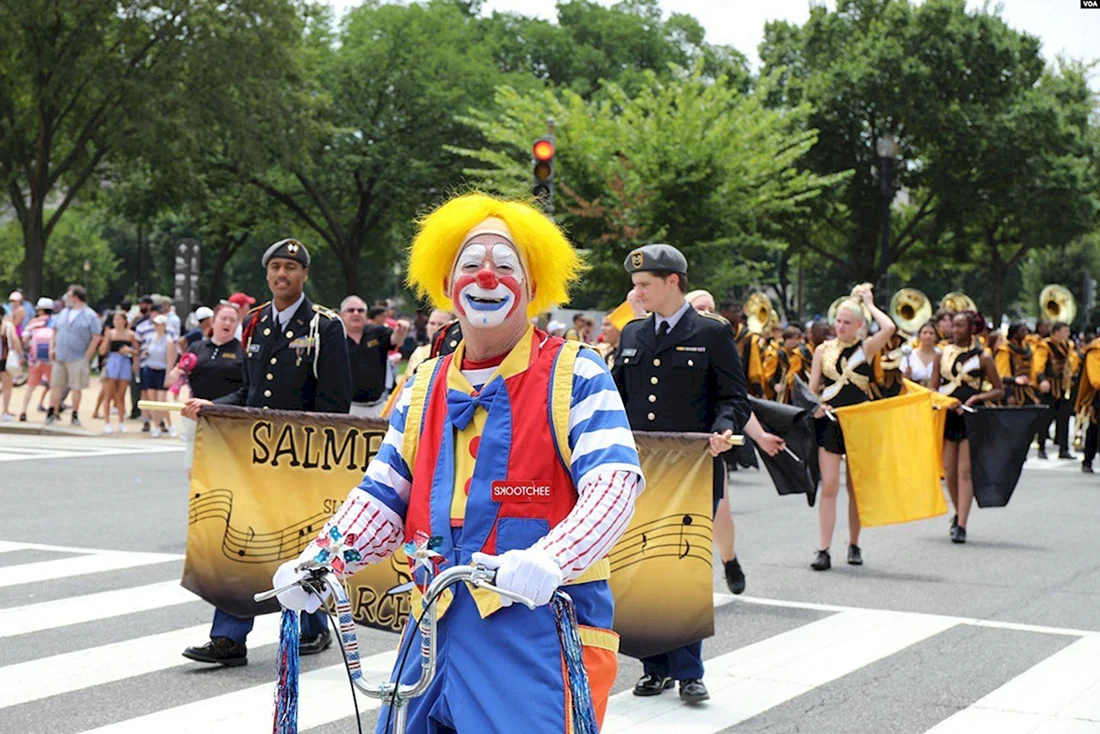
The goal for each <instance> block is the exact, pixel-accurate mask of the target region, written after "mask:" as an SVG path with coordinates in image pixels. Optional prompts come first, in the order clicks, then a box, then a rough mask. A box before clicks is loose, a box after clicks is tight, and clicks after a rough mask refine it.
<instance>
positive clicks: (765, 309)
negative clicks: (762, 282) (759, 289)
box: [743, 293, 775, 334]
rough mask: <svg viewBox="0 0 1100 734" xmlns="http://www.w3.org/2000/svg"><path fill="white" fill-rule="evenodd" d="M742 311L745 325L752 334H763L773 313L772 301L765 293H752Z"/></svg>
mask: <svg viewBox="0 0 1100 734" xmlns="http://www.w3.org/2000/svg"><path fill="white" fill-rule="evenodd" d="M743 310H744V312H745V316H746V320H747V324H746V325H747V326H748V329H749V331H751V332H752V333H753V334H763V333H764V332H765V331H766V330H767V329H768V322H769V321H771V316H772V313H774V312H775V309H774V308H772V299H770V298H768V296H767V294H766V293H753V294H752V295H751V296H749V300H747V301H745V307H744V309H743Z"/></svg>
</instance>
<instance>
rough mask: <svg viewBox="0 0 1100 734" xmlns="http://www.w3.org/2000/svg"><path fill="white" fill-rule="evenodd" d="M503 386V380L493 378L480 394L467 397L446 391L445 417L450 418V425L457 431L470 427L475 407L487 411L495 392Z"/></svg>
mask: <svg viewBox="0 0 1100 734" xmlns="http://www.w3.org/2000/svg"><path fill="white" fill-rule="evenodd" d="M503 384H504V380H502V379H499V378H494V379H493V380H492V382H490V383H489V384H488V385H486V386H485V387H483V388H482V389H481V392H480V393H478V394H477V395H467V394H466V393H464V392H462V391H461V390H448V391H447V415H448V416H450V418H451V423H452V424H454V427H455V428H457V429H458V430H460V431H461V430H463V429H464V428H466V426H468V425H470V421H472V420H473V419H474V411H475V410H477V406H479V405H480V406H481V407H483V408H485V410H489V407H490V406H491V405H492V404H493V398H494V397H495V396H496V394H497V390H499V389H500V387H501V386H502V385H503Z"/></svg>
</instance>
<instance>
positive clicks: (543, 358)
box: [405, 330, 577, 563]
mask: <svg viewBox="0 0 1100 734" xmlns="http://www.w3.org/2000/svg"><path fill="white" fill-rule="evenodd" d="M529 338H530V339H531V344H530V352H531V353H530V359H529V360H528V363H527V369H525V370H523V371H520V372H518V373H516V374H512V375H510V376H506V377H505V378H504V388H505V389H504V390H498V395H497V397H496V398H495V402H494V403H493V406H492V410H491V411H490V413H489V417H488V419H487V422H486V425H485V429H484V431H483V432H482V438H481V442H480V448H479V449H478V456H477V458H476V464H475V469H474V476H473V479H472V481H471V483H470V494H469V496H468V497H467V501H466V512H465V518H464V526H463V528H462V548H461V549H460V550H458V551H457V552H454V550H453V548H452V542H451V536H450V533H451V527H450V522H449V521H448V522H446V523H445V524H443V526H442V527H435V526H434V525H433V523H432V506H433V499H434V502H435V503H436V507H437V514H436V520H437V522H436V525H439V524H442V523H441V522H440V520H441V518H442V517H443V515H442V513H440V512H439V510H438V508H446V517H447V518H448V520H449V516H450V507H451V495H452V492H453V491H454V476H453V471H451V472H447V471H446V470H445V467H446V464H445V465H444V470H443V471H441V472H440V474H441V476H439V477H438V478H437V477H436V472H437V468H439V467H438V465H439V462H440V460H441V458H440V454H441V451H442V450H443V449H444V445H443V444H444V436H443V431H444V427H445V425H446V426H450V424H449V423H448V422H447V421H446V419H447V391H448V387H447V373H448V370H449V369H450V368H451V364H452V359H453V358H454V355H447V356H446V357H443V358H442V359H440V360H439V362H438V363H437V365H436V368H435V369H434V370H433V371H432V374H431V375H430V377H431V383H430V386H429V388H428V393H427V397H426V400H425V406H424V413H423V419H422V421H421V423H420V427H421V430H420V437H419V441H418V446H417V451H416V459H415V462H414V465H413V467H412V489H411V491H410V497H409V505H408V511H407V513H406V516H405V540H406V542H409V541H412V540H413V539H414V538H416V537H417V534H418V533H424V534H425V535H427V536H429V537H431V536H442V537H444V538H445V541H444V546H443V547H442V548H440V552H441V553H443V554H444V555H446V556H449V558H448V560H449V562H451V563H469V558H470V554H471V553H473V552H475V551H482V552H484V553H490V554H499V553H503V552H505V551H508V550H513V549H516V548H527V547H529V546H530V545H531V544H532V543H534V542H535V541H536V540H538V539H539V538H540V537H542V536H544V535H546V533H547V532H549V530H550V528H553V527H554V526H555V525H557V524H558V523H559V522H561V521H562V519H563V518H565V516H566V515H568V514H569V512H570V511H571V510H572V509H573V506H574V505H575V504H576V502H577V489H576V487H575V486H574V484H573V479H572V476H571V475H570V473H569V469H568V467H567V466H566V465H565V463H564V461H563V459H562V458H561V456H560V454H559V452H558V446H557V442H556V438H555V435H554V430H553V425H552V422H551V419H550V399H551V398H550V396H551V390H553V384H552V382H553V375H554V365H555V361H556V359H557V357H558V355H559V353H560V352H561V348H562V344H563V343H564V341H563V340H562V339H560V338H558V337H547V336H546V335H545V334H544V333H542V332H540V331H537V330H535V331H532V332H531V335H530V337H529ZM522 348H525V347H524V346H523V345H522V344H521V345H520V346H517V347H516V349H522ZM514 354H515V353H514V352H513V355H514ZM421 376H422V377H426V376H427V375H425V374H424V371H421ZM569 378H570V380H571V379H572V375H571V374H570V375H569ZM494 379H500V378H499V377H497V378H494ZM559 389H561V388H560V386H559ZM566 389H567V390H568V391H569V392H571V390H572V385H571V384H570V385H568V386H566ZM502 399H503V402H502ZM483 409H484V408H478V410H483ZM562 430H568V426H563V427H562ZM450 446H451V450H452V451H453V446H454V442H453V441H452V442H450ZM450 466H451V468H452V469H453V466H454V465H453V457H452V460H451V463H450ZM479 467H484V468H483V469H482V471H480V472H479V471H478V468H479ZM489 469H491V470H492V471H491V472H487V471H486V470H489ZM486 474H488V476H486ZM433 494H434V498H433ZM547 495H548V496H547ZM532 500H533V501H532Z"/></svg>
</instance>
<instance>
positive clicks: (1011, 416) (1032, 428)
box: [964, 405, 1047, 507]
mask: <svg viewBox="0 0 1100 734" xmlns="http://www.w3.org/2000/svg"><path fill="white" fill-rule="evenodd" d="M1046 409H1047V407H1046V406H1045V405H1037V406H1028V407H1023V408H975V412H973V413H966V414H965V415H964V420H965V421H966V438H967V440H968V441H969V442H970V465H971V467H972V469H971V471H972V473H973V476H974V499H975V500H976V501H977V502H978V507H1004V506H1005V505H1007V504H1008V501H1009V500H1010V499H1011V498H1012V491H1013V490H1014V489H1016V483H1017V482H1018V481H1019V480H1020V472H1021V471H1023V468H1024V461H1025V460H1026V459H1027V451H1028V448H1029V447H1030V446H1031V440H1032V439H1033V438H1034V437H1035V432H1036V431H1037V430H1038V428H1039V423H1040V421H1041V420H1042V417H1043V415H1044V411H1045V410H1046Z"/></svg>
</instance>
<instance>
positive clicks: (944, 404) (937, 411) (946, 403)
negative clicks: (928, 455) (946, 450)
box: [902, 380, 956, 477]
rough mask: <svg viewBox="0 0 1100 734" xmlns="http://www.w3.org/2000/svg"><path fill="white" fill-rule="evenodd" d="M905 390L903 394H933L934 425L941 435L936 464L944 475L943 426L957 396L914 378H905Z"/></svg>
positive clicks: (938, 441) (937, 443) (937, 445)
mask: <svg viewBox="0 0 1100 734" xmlns="http://www.w3.org/2000/svg"><path fill="white" fill-rule="evenodd" d="M904 382H905V392H903V393H902V394H903V395H913V394H925V393H927V394H929V395H931V396H932V408H933V411H932V427H933V429H934V430H935V432H936V435H937V436H939V440H937V441H936V466H938V467H940V476H941V477H942V476H943V427H944V424H945V423H947V411H948V410H950V409H951V407H952V406H953V405H954V404H955V400H956V399H955V398H953V397H951V396H949V395H943V394H941V393H938V392H935V391H933V390H929V389H928V388H927V387H925V386H924V385H920V384H917V383H916V382H913V381H912V380H905V381H904Z"/></svg>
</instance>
